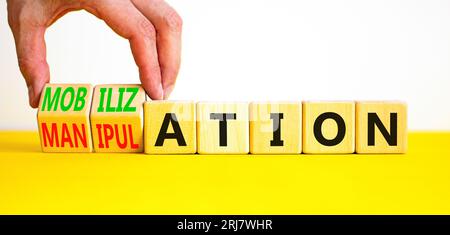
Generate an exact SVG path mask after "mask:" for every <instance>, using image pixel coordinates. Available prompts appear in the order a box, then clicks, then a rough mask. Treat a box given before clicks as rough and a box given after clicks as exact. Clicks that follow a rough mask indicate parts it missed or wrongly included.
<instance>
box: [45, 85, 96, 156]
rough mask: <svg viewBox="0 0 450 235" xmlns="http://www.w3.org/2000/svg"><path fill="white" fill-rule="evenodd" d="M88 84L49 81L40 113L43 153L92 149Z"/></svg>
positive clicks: (90, 88)
mask: <svg viewBox="0 0 450 235" xmlns="http://www.w3.org/2000/svg"><path fill="white" fill-rule="evenodd" d="M91 99H92V86H91V85H89V84H47V85H45V87H44V90H43V91H42V94H41V99H40V103H39V110H38V114H37V119H38V127H39V135H40V139H41V147H42V151H43V152H92V141H91V128H90V123H89V109H90V106H91Z"/></svg>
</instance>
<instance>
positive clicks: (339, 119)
mask: <svg viewBox="0 0 450 235" xmlns="http://www.w3.org/2000/svg"><path fill="white" fill-rule="evenodd" d="M146 100H147V98H146V94H145V91H144V90H143V88H142V87H141V86H140V85H98V86H95V88H94V87H93V86H91V85H89V84H47V85H46V87H45V88H44V90H43V92H42V95H41V99H40V105H39V110H38V126H39V133H40V139H41V146H42V150H43V151H44V152H92V151H95V152H145V153H148V154H193V153H199V154H247V153H252V154H299V153H311V154H338V153H355V152H356V153H404V152H406V146H407V127H406V123H407V121H406V116H407V107H406V104H404V103H402V102H396V101H379V102H374V101H370V102H369V101H358V102H354V101H339V102H337V101H330V102H324V101H320V102H313V101H308V102H252V103H243V102H241V103H239V102H237V103H213V102H198V103H194V102H188V101H146Z"/></svg>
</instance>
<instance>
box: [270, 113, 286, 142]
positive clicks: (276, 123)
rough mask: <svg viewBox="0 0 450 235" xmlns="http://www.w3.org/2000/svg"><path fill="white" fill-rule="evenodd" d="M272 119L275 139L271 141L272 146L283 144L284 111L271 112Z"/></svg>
mask: <svg viewBox="0 0 450 235" xmlns="http://www.w3.org/2000/svg"><path fill="white" fill-rule="evenodd" d="M270 119H272V122H273V139H272V140H271V141H270V146H283V144H284V143H283V140H281V119H283V114H282V113H271V114H270Z"/></svg>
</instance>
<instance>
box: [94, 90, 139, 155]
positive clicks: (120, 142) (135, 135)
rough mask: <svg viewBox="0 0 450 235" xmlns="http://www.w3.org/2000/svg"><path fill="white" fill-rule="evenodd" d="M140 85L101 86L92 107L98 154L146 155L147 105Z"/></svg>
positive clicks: (95, 94) (95, 145)
mask: <svg viewBox="0 0 450 235" xmlns="http://www.w3.org/2000/svg"><path fill="white" fill-rule="evenodd" d="M144 102H145V91H144V89H143V88H142V87H141V86H140V85H129V84H128V85H98V86H96V87H95V90H94V97H93V99H92V108H91V127H92V139H93V143H94V150H95V151H96V152H143V150H144V141H143V103H144Z"/></svg>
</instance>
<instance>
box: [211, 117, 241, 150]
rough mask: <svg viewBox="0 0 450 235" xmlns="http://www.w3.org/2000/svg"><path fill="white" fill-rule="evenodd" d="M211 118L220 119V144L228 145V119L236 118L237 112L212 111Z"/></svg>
mask: <svg viewBox="0 0 450 235" xmlns="http://www.w3.org/2000/svg"><path fill="white" fill-rule="evenodd" d="M210 119H213V120H219V145H220V146H227V120H228V119H230V120H236V113H211V114H210Z"/></svg>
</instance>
